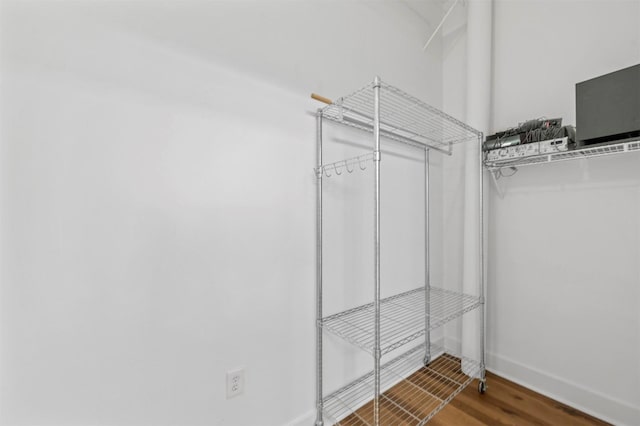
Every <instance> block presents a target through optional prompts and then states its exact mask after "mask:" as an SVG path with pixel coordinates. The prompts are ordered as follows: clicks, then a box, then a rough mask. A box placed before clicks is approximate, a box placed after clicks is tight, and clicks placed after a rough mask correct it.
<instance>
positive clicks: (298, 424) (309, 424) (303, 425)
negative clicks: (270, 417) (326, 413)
mask: <svg viewBox="0 0 640 426" xmlns="http://www.w3.org/2000/svg"><path fill="white" fill-rule="evenodd" d="M315 421H316V410H315V409H314V410H309V411H307V412H306V413H305V414H303V415H301V416H299V417H296V418H295V419H293V420H291V421H290V422H289V423H285V424H284V426H313V424H314V422H315Z"/></svg>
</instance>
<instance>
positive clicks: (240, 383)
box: [227, 368, 244, 399]
mask: <svg viewBox="0 0 640 426" xmlns="http://www.w3.org/2000/svg"><path fill="white" fill-rule="evenodd" d="M243 393H244V368H239V369H237V370H233V371H227V399H229V398H233V397H234V396H238V395H242V394H243Z"/></svg>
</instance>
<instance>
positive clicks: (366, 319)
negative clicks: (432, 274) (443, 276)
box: [320, 287, 481, 355]
mask: <svg viewBox="0 0 640 426" xmlns="http://www.w3.org/2000/svg"><path fill="white" fill-rule="evenodd" d="M425 296H426V295H425V289H424V287H420V288H417V289H414V290H409V291H406V292H404V293H400V294H397V295H395V296H391V297H387V298H384V299H381V300H380V351H381V354H382V355H384V354H386V353H389V352H391V351H393V350H394V349H397V348H399V347H400V346H403V345H405V344H407V343H409V342H411V341H412V340H415V339H417V338H419V337H420V336H424V334H425V331H426V325H425V314H426V310H425V306H426V305H425ZM429 300H430V303H429V307H430V309H429V330H433V329H435V328H438V327H440V326H442V325H444V324H445V323H447V322H449V321H451V320H453V319H455V318H457V317H459V316H461V315H463V314H465V313H466V312H469V311H471V310H473V309H476V308H478V307H479V306H480V305H481V301H480V298H479V297H476V296H471V295H468V294H464V293H459V292H455V291H451V290H445V289H442V288H438V287H431V288H430V291H429ZM373 316H374V306H373V303H368V304H366V305H362V306H358V307H355V308H352V309H349V310H346V311H343V312H339V313H337V314H333V315H330V316H327V317H324V318H323V319H322V320H321V324H320V325H321V326H322V328H323V329H324V330H326V331H328V332H330V333H332V334H335V335H337V336H339V337H341V338H343V339H345V340H346V341H348V342H350V343H352V344H354V345H356V346H358V347H360V348H361V349H363V350H365V351H367V352H369V353H371V354H373V346H374V343H375V332H374V331H375V330H374V327H375V325H374V324H375V322H374V321H373Z"/></svg>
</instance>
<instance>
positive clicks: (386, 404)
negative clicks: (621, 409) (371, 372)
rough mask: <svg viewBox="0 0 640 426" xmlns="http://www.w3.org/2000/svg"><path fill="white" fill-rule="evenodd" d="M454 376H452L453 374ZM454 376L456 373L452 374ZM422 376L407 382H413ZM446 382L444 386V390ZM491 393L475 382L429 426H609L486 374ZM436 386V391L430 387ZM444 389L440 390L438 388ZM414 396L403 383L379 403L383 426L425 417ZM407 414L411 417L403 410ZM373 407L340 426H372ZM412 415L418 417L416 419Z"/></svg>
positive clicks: (426, 410)
mask: <svg viewBox="0 0 640 426" xmlns="http://www.w3.org/2000/svg"><path fill="white" fill-rule="evenodd" d="M451 373H452V372H449V374H451ZM454 373H455V372H454ZM419 374H422V373H420V372H417V373H415V374H414V375H413V376H411V377H410V378H409V380H410V381H413V382H415V380H416V379H417V378H418V377H417V376H419ZM447 380H449V379H448V378H445V379H443V380H441V381H440V382H441V383H442V384H444V385H446V382H447ZM487 385H488V387H489V388H488V389H487V392H486V393H484V394H480V393H479V392H478V382H477V380H474V381H473V382H472V383H471V384H470V385H469V386H467V387H466V388H465V389H464V390H463V391H462V392H461V393H460V394H458V395H457V396H456V397H455V398H454V399H453V400H452V401H451V402H450V403H449V404H448V405H447V406H445V407H444V409H442V411H440V412H439V413H438V414H436V415H435V417H433V418H432V419H431V421H430V422H429V423H428V425H429V426H458V425H465V426H466V425H469V426H483V425H491V426H494V425H495V426H504V425H517V426H530V425H537V426H539V425H549V426H556V425H557V426H565V425H566V426H573V425H575V426H602V425H609V423H606V422H603V421H601V420H598V419H596V418H594V417H591V416H589V415H587V414H585V413H582V412H580V411H578V410H575V409H573V408H571V407H569V406H567V405H565V404H561V403H559V402H557V401H554V400H553V399H550V398H547V397H545V396H543V395H540V394H538V393H536V392H533V391H531V390H529V389H527V388H524V387H522V386H520V385H517V384H516V383H513V382H511V381H509V380H506V379H504V378H502V377H499V376H496V375H495V374H491V373H490V372H487ZM430 386H433V385H430ZM437 386H438V387H441V386H440V384H437ZM415 395H416V394H415V390H413V389H411V386H408V385H407V382H402V383H400V384H398V385H396V386H394V387H393V388H391V389H389V390H388V391H387V392H385V393H384V398H381V402H380V415H381V416H380V418H381V422H383V423H381V424H383V425H384V426H409V425H411V426H413V425H416V424H418V423H419V418H420V417H421V416H425V415H427V414H428V413H429V412H430V410H432V409H433V407H434V406H437V401H435V402H436V403H435V405H433V404H432V403H433V402H432V401H425V400H424V398H423V397H421V399H420V400H419V401H418V400H416V396H415ZM401 407H404V408H409V411H406V410H405V409H401ZM422 407H424V410H423V409H422ZM372 408H373V407H372V403H371V402H369V403H367V404H365V405H364V406H362V407H361V408H359V409H358V410H357V411H356V413H354V414H352V415H351V416H348V417H347V418H345V419H343V420H342V421H340V423H339V424H340V425H341V426H366V425H370V424H372V420H373V419H372V417H373V416H372ZM409 413H410V414H409ZM414 415H418V418H417V417H414Z"/></svg>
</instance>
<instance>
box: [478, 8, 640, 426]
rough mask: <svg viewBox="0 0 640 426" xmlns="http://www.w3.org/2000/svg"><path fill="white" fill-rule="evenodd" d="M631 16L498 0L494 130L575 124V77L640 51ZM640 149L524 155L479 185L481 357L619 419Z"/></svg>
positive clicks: (633, 351) (632, 410)
mask: <svg viewBox="0 0 640 426" xmlns="http://www.w3.org/2000/svg"><path fill="white" fill-rule="evenodd" d="M639 19H640V3H639V2H637V1H553V2H540V1H518V2H515V1H497V2H496V3H495V16H494V25H495V27H494V28H495V32H494V48H495V50H494V92H493V95H494V99H493V101H494V109H493V114H494V116H493V117H494V122H493V127H494V128H493V130H494V131H495V130H502V129H506V128H508V127H512V126H515V125H517V124H518V122H521V121H525V120H527V119H531V118H536V117H540V116H546V117H556V116H558V117H562V118H563V119H564V123H565V124H575V84H576V83H577V82H579V81H583V80H586V79H589V78H592V77H596V76H598V75H602V74H604V73H607V72H611V71H614V70H617V69H621V68H624V67H627V66H630V65H633V64H637V63H639V62H640V27H639V26H638V21H639ZM578 131H579V129H578ZM639 161H640V156H638V155H637V154H633V155H628V156H621V157H609V158H601V159H591V160H588V161H587V160H580V161H573V162H565V163H556V164H550V165H539V166H531V167H524V168H521V169H520V170H519V171H518V172H517V174H516V175H515V176H513V177H510V178H503V179H501V180H500V181H499V183H500V185H502V189H503V191H504V192H505V196H504V198H500V197H498V196H497V193H496V192H495V190H493V189H492V192H491V193H490V194H489V197H490V198H489V203H490V206H489V209H490V223H489V228H490V232H489V246H490V249H489V280H488V286H489V288H488V292H489V300H488V309H489V310H488V351H489V358H488V365H489V368H491V369H493V370H495V371H496V372H497V373H501V374H504V375H506V376H507V377H511V378H513V379H515V380H516V381H519V382H522V383H523V384H525V385H528V386H531V387H533V388H534V389H537V390H540V391H541V392H543V393H546V394H549V395H551V396H554V397H556V398H558V399H560V400H562V401H565V402H567V403H569V404H570V405H572V406H575V407H578V408H581V409H583V410H585V411H587V412H589V413H592V414H594V415H596V416H599V417H601V418H604V419H608V420H610V421H612V422H614V423H616V424H628V425H635V424H638V423H639V422H640V362H639V360H640V316H639V314H638V312H640V266H639V265H640V263H639V262H638V259H639V258H640V222H639V221H638V218H639V217H640V174H639V173H638V162H639ZM489 392H490V390H489Z"/></svg>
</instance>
